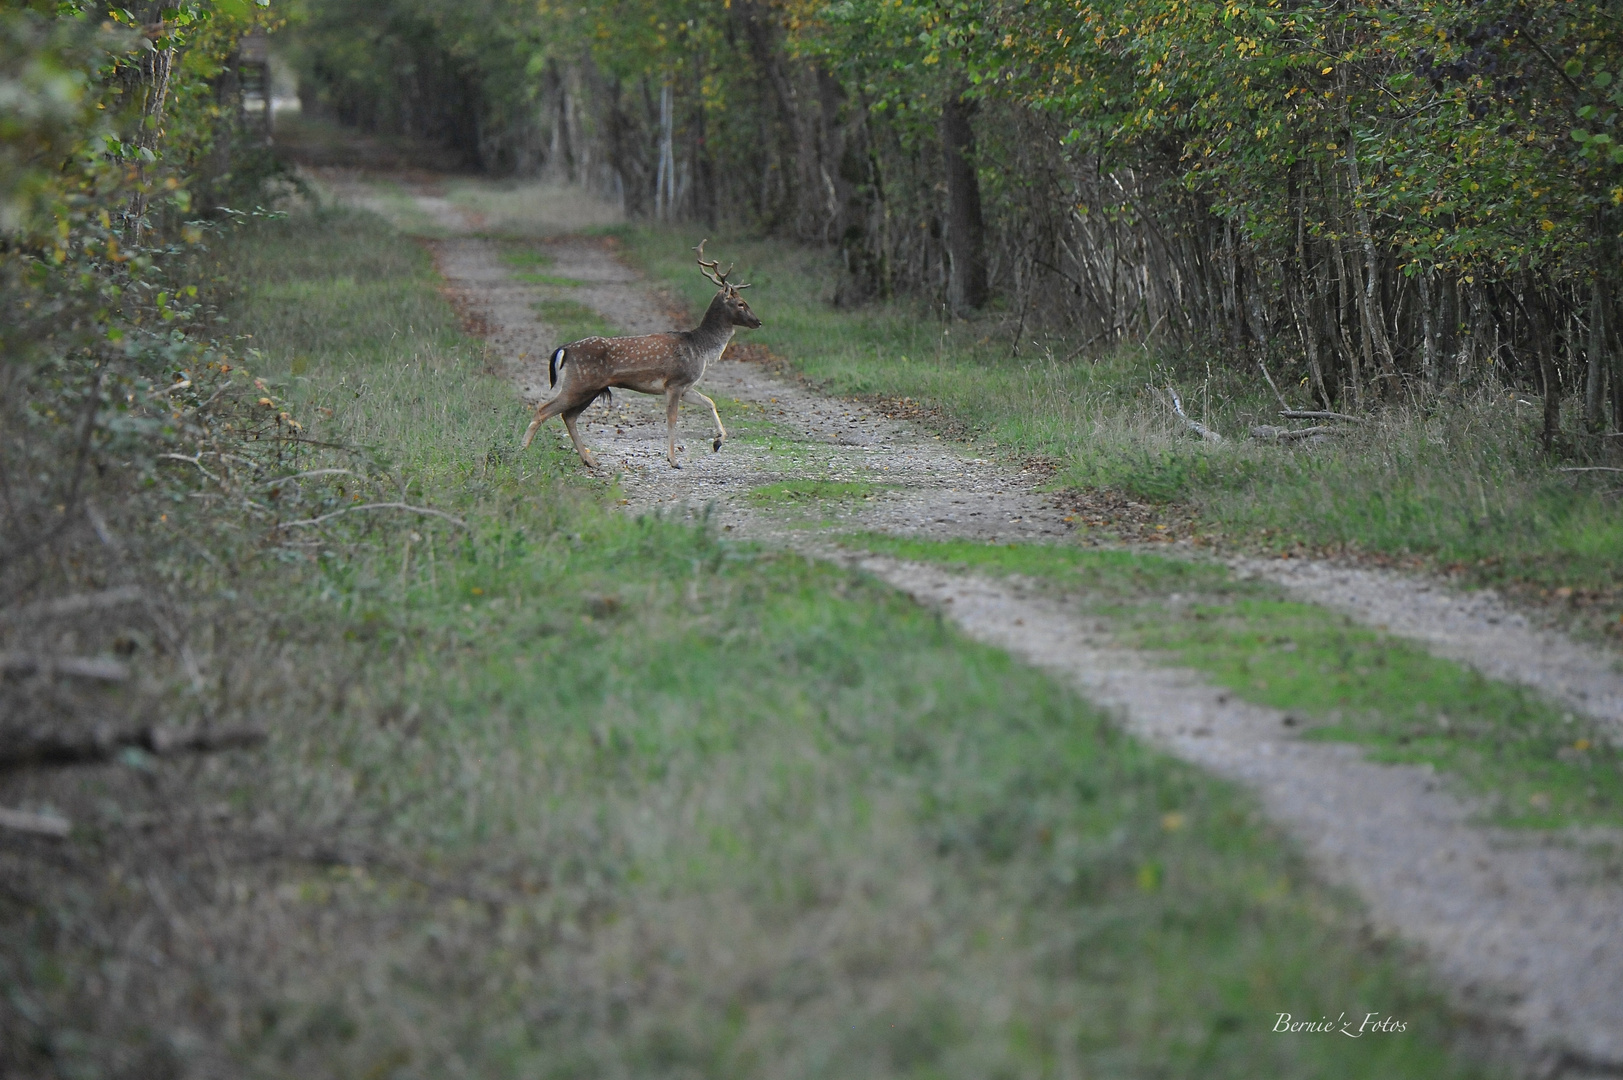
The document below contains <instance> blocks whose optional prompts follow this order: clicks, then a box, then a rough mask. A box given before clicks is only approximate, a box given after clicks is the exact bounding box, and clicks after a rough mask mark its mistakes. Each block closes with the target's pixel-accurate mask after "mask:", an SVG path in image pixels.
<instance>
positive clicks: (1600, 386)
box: [1584, 275, 1610, 435]
mask: <svg viewBox="0 0 1623 1080" xmlns="http://www.w3.org/2000/svg"><path fill="white" fill-rule="evenodd" d="M1584 353H1585V355H1584V369H1585V370H1584V429H1585V430H1586V431H1588V432H1590V433H1591V434H1594V435H1598V434H1600V432H1601V431H1603V430H1605V427H1606V408H1605V402H1606V397H1605V385H1604V384H1605V382H1606V369H1607V368H1608V367H1609V366H1610V365H1609V364H1608V363H1607V356H1606V286H1605V284H1603V283H1602V281H1601V279H1600V277H1599V276H1598V275H1597V276H1596V278H1595V280H1594V282H1593V283H1592V284H1591V285H1590V289H1589V347H1588V348H1587V349H1585V350H1584Z"/></svg>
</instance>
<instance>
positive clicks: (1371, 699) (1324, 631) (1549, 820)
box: [849, 536, 1623, 828]
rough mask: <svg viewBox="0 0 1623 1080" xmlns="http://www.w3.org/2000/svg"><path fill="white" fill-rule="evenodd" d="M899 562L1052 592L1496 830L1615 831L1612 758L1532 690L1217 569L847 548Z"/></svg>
mask: <svg viewBox="0 0 1623 1080" xmlns="http://www.w3.org/2000/svg"><path fill="white" fill-rule="evenodd" d="M849 542H851V543H853V544H857V545H860V546H862V547H864V548H867V549H869V550H873V551H877V552H880V553H883V554H889V555H894V556H896V557H898V558H904V559H915V560H920V561H927V562H936V563H943V564H946V565H949V566H955V567H959V568H962V569H966V570H977V571H981V572H990V573H997V574H1021V575H1025V576H1028V577H1035V578H1040V579H1044V580H1047V581H1053V582H1056V583H1058V584H1060V585H1061V586H1062V587H1063V588H1064V589H1065V590H1066V591H1068V592H1070V593H1072V594H1074V595H1076V596H1078V597H1079V598H1081V599H1082V600H1083V602H1084V603H1086V604H1087V605H1088V606H1089V607H1090V608H1092V609H1093V610H1096V611H1100V612H1103V613H1107V614H1109V615H1111V616H1113V617H1115V618H1116V620H1117V622H1118V626H1119V630H1120V633H1121V634H1122V636H1123V637H1124V638H1125V639H1126V640H1128V641H1130V642H1131V643H1132V644H1134V645H1135V646H1137V647H1140V648H1145V649H1150V650H1154V651H1158V652H1162V653H1165V654H1167V655H1168V657H1169V659H1171V660H1173V661H1175V662H1177V663H1179V664H1181V665H1186V666H1189V667H1193V668H1195V669H1197V670H1200V671H1203V672H1205V673H1207V674H1208V675H1209V676H1210V677H1211V678H1212V680H1213V681H1214V682H1215V683H1217V684H1218V685H1220V686H1225V687H1228V688H1229V689H1231V690H1233V691H1234V692H1235V693H1236V694H1238V695H1239V696H1240V697H1242V698H1244V699H1246V700H1248V701H1252V702H1255V703H1257V704H1261V705H1268V706H1272V707H1274V708H1278V709H1285V710H1289V713H1290V715H1289V717H1288V719H1289V721H1290V723H1291V725H1292V727H1296V728H1298V730H1299V731H1301V732H1302V733H1303V734H1305V735H1306V736H1307V737H1308V738H1314V739H1326V740H1337V741H1345V742H1355V743H1358V744H1360V745H1363V746H1366V747H1368V748H1369V749H1370V751H1371V755H1372V756H1373V757H1374V758H1376V759H1377V760H1380V761H1389V762H1405V763H1427V764H1431V765H1433V766H1435V767H1436V768H1437V769H1439V770H1440V771H1442V772H1443V773H1444V774H1445V775H1448V776H1451V777H1453V778H1454V779H1455V780H1456V781H1457V782H1458V783H1459V784H1460V786H1461V788H1462V790H1463V791H1464V792H1465V793H1467V794H1469V795H1471V796H1474V797H1476V798H1478V799H1481V800H1482V801H1483V804H1484V806H1485V807H1486V809H1487V812H1488V813H1489V814H1490V815H1491V817H1492V818H1493V819H1494V820H1495V821H1497V822H1499V823H1501V824H1505V825H1512V826H1519V827H1529V828H1559V827H1564V826H1569V825H1609V826H1617V825H1620V824H1623V747H1619V746H1617V745H1615V744H1614V742H1613V741H1612V740H1611V739H1609V738H1606V737H1605V736H1604V733H1602V732H1600V731H1598V730H1597V729H1596V728H1595V726H1594V725H1593V724H1591V723H1590V722H1587V721H1582V720H1579V719H1578V718H1576V717H1575V716H1574V715H1573V714H1572V713H1571V712H1570V711H1568V710H1566V709H1564V708H1562V707H1560V706H1558V705H1556V704H1554V703H1552V702H1550V701H1549V700H1547V699H1546V698H1544V697H1542V696H1541V695H1539V694H1536V693H1534V692H1532V691H1528V690H1524V689H1522V688H1520V687H1515V686H1511V685H1508V684H1506V683H1501V682H1496V681H1494V680H1491V679H1486V678H1484V677H1482V676H1481V675H1478V674H1477V673H1475V672H1473V671H1471V670H1470V669H1468V668H1466V667H1464V666H1463V665H1460V664H1457V663H1455V662H1453V661H1451V660H1444V659H1440V658H1438V657H1434V656H1431V655H1429V654H1428V653H1427V652H1426V651H1425V650H1423V649H1421V648H1419V647H1417V646H1415V645H1412V644H1410V643H1409V642H1406V641H1403V640H1402V639H1399V638H1395V637H1392V636H1390V635H1387V634H1383V633H1378V632H1376V631H1373V630H1366V629H1363V628H1361V627H1357V626H1355V625H1353V623H1352V621H1351V620H1350V619H1347V618H1344V617H1342V616H1338V615H1336V614H1334V613H1332V612H1329V611H1326V610H1325V609H1323V608H1318V607H1313V606H1310V605H1306V604H1299V603H1295V602H1293V601H1290V600H1287V599H1285V598H1283V596H1282V595H1281V594H1280V593H1279V591H1278V590H1276V589H1274V588H1273V587H1271V586H1268V585H1264V584H1261V583H1258V582H1249V581H1247V582H1240V581H1235V580H1233V579H1232V578H1231V577H1230V575H1229V574H1228V573H1227V572H1226V571H1225V570H1224V569H1223V568H1222V567H1219V566H1216V565H1213V564H1209V563H1193V562H1189V561H1187V560H1182V559H1169V558H1163V557H1159V556H1154V555H1142V554H1137V553H1134V552H1127V551H1096V550H1086V549H1076V548H1067V547H1055V546H1042V545H1014V544H1011V545H986V544H974V543H968V542H961V541H960V542H948V543H943V542H939V541H926V540H906V539H897V538H893V537H884V536H860V537H853V538H852V539H851V540H850V541H849Z"/></svg>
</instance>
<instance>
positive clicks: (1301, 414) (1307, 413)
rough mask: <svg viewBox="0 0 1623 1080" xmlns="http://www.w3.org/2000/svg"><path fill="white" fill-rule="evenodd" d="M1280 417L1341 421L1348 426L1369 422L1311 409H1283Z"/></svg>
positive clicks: (1341, 414)
mask: <svg viewBox="0 0 1623 1080" xmlns="http://www.w3.org/2000/svg"><path fill="white" fill-rule="evenodd" d="M1279 415H1280V416H1283V417H1284V418H1285V419H1287V420H1340V421H1342V422H1344V423H1348V424H1367V423H1369V420H1368V419H1367V418H1365V417H1362V416H1348V415H1347V414H1346V413H1338V412H1314V411H1312V410H1309V409H1281V410H1279Z"/></svg>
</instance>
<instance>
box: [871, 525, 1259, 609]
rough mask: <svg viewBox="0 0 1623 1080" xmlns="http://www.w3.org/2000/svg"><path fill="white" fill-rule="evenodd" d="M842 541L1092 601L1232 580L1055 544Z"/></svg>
mask: <svg viewBox="0 0 1623 1080" xmlns="http://www.w3.org/2000/svg"><path fill="white" fill-rule="evenodd" d="M842 540H843V541H844V543H846V544H848V545H851V546H853V547H860V548H863V549H864V550H867V551H872V552H875V553H877V554H881V555H890V556H893V557H895V558H898V559H912V560H916V561H919V562H933V563H941V564H945V565H947V566H950V567H954V568H957V569H964V570H985V571H990V572H992V573H998V574H1019V575H1023V576H1027V577H1034V578H1044V579H1049V580H1053V581H1056V582H1059V583H1061V584H1063V585H1064V586H1065V587H1066V588H1068V589H1072V590H1076V591H1078V592H1085V593H1086V594H1088V595H1089V596H1091V597H1094V598H1104V597H1111V598H1116V599H1131V600H1135V601H1136V600H1140V599H1142V598H1144V597H1145V596H1147V595H1160V594H1163V593H1167V592H1174V591H1184V592H1187V591H1190V590H1199V591H1201V592H1216V591H1222V590H1226V589H1228V588H1230V587H1231V586H1232V581H1231V579H1230V577H1229V574H1228V572H1227V571H1226V570H1224V569H1223V568H1222V567H1220V566H1217V565H1215V564H1212V563H1206V562H1195V561H1192V560H1188V559H1169V558H1163V557H1160V556H1156V555H1141V554H1138V553H1136V552H1131V551H1111V550H1099V549H1094V548H1087V549H1084V548H1074V547H1064V546H1061V545H1058V544H1019V543H1013V544H983V543H977V542H975V541H973V540H919V539H914V538H911V537H900V536H888V535H886V534H883V533H854V534H850V535H848V536H846V537H843V538H842Z"/></svg>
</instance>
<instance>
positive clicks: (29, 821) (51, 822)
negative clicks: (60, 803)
mask: <svg viewBox="0 0 1623 1080" xmlns="http://www.w3.org/2000/svg"><path fill="white" fill-rule="evenodd" d="M0 829H10V830H11V831H12V832H20V833H32V834H33V835H35V836H50V837H54V838H55V839H58V840H60V839H62V838H63V837H65V836H67V835H68V833H69V832H71V831H72V830H73V824H72V823H71V822H69V821H68V819H67V818H65V817H61V816H59V815H57V814H35V813H31V812H29V811H27V810H12V809H9V808H7V807H4V806H0Z"/></svg>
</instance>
